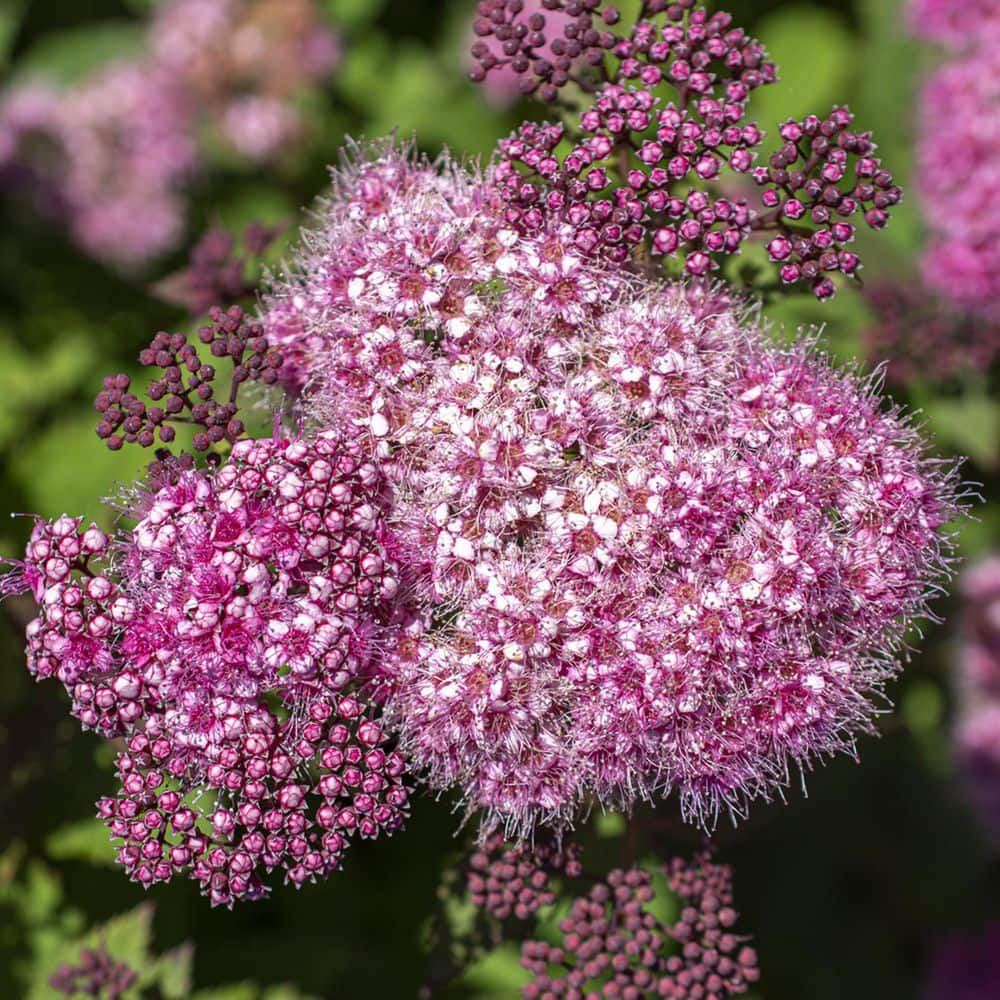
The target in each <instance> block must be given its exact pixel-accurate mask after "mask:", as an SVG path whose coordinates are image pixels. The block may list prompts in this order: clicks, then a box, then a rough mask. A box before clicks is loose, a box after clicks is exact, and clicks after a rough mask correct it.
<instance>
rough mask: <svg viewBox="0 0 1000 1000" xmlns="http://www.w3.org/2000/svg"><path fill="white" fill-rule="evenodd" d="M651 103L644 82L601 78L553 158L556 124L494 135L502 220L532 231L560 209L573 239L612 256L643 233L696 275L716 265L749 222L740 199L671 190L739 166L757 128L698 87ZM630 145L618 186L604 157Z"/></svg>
mask: <svg viewBox="0 0 1000 1000" xmlns="http://www.w3.org/2000/svg"><path fill="white" fill-rule="evenodd" d="M655 105H656V102H655V99H654V98H653V96H652V93H651V92H650V91H649V90H634V89H631V88H629V89H625V88H623V87H620V86H618V85H616V84H609V85H608V86H607V87H605V88H604V89H603V90H602V91H601V92H600V93H599V94H598V95H597V96H596V97H595V99H594V103H593V106H592V107H591V108H589V109H588V110H587V111H585V112H584V114H583V115H582V117H581V119H580V121H581V126H582V130H583V132H584V134H585V135H586V136H587V138H585V139H583V140H582V141H581V142H580V143H579V144H578V145H577V146H576V147H575V148H574V149H573V151H572V152H571V153H569V154H568V155H567V156H565V157H564V158H563V159H562V161H561V162H560V160H559V159H558V157H557V156H556V155H555V148H556V146H557V145H558V144H559V142H561V141H562V139H563V136H564V130H563V129H562V127H561V126H558V125H532V124H526V125H523V126H522V127H521V128H520V130H519V131H518V132H517V134H516V135H515V136H514V137H512V138H510V139H506V140H504V141H503V142H501V143H500V149H501V152H502V153H503V155H504V157H505V159H504V160H503V161H502V162H501V163H500V165H499V166H498V168H497V171H496V178H497V181H498V182H499V183H500V185H501V187H502V189H503V190H504V193H505V198H506V200H507V202H508V208H507V211H506V213H505V219H506V221H507V222H508V223H509V224H511V225H515V226H518V227H519V228H521V229H523V230H525V231H528V232H536V231H538V230H540V229H541V228H542V227H543V226H544V225H545V221H546V216H547V215H549V214H551V213H555V214H557V215H564V216H565V217H566V218H567V219H568V220H569V222H570V223H571V224H572V226H573V227H574V230H575V236H574V242H575V244H576V246H577V248H578V249H580V250H581V251H582V252H584V253H587V254H592V253H598V252H599V253H601V254H603V255H605V256H607V257H608V258H610V259H611V260H613V261H616V262H619V263H621V262H623V261H626V260H627V259H628V257H629V254H630V252H631V250H632V248H633V247H635V246H636V245H637V244H638V243H640V242H641V241H642V240H643V238H644V237H645V236H646V234H647V233H648V234H649V235H650V237H651V240H652V244H651V248H652V251H653V253H655V254H663V255H668V256H672V255H674V254H677V253H679V252H680V253H682V254H683V256H684V258H685V268H686V270H687V271H688V273H690V274H693V275H696V276H702V275H704V274H706V273H707V272H708V271H709V270H710V269H712V268H714V267H717V266H718V265H717V263H716V256H717V255H720V254H731V253H735V252H736V251H737V250H738V249H739V245H740V243H741V242H742V241H743V239H744V238H745V237H746V236H747V235H749V232H750V211H749V209H748V208H747V206H746V203H745V202H733V201H730V200H729V199H727V198H721V197H713V196H711V195H709V194H707V193H706V192H705V191H702V190H698V189H695V188H690V189H689V190H688V192H687V194H686V196H685V197H684V198H683V199H682V198H680V197H677V196H676V194H673V193H672V190H673V186H674V185H676V184H677V183H679V182H682V181H685V180H686V179H687V180H688V181H691V180H695V181H696V180H698V179H700V180H711V179H713V178H715V177H718V176H719V173H720V170H721V169H722V167H723V165H724V164H726V163H727V162H728V163H729V165H730V166H732V167H733V168H734V169H736V170H737V171H738V172H741V173H742V172H745V171H746V170H748V169H749V167H750V166H751V164H752V163H753V159H754V154H753V153H752V152H751V150H752V149H753V147H755V146H757V145H758V144H759V143H760V141H761V138H762V133H761V132H760V130H759V129H758V128H757V127H756V125H741V124H740V121H741V119H742V117H743V107H742V105H740V104H735V103H733V102H730V103H729V104H723V103H720V102H719V101H717V100H716V99H715V98H713V97H702V98H700V99H697V100H696V101H695V102H694V103H692V105H691V106H690V107H687V108H684V109H683V110H682V109H680V108H678V107H677V106H675V105H674V104H668V105H667V106H666V107H663V108H660V109H659V110H657V108H656V106H655ZM650 130H655V131H650ZM646 133H648V134H649V135H650V137H649V138H647V139H643V138H642V136H643V135H644V134H646ZM630 148H634V149H635V150H636V153H635V157H636V158H637V160H638V163H637V165H635V166H632V167H631V168H630V169H629V170H628V172H627V178H626V180H627V183H626V184H623V185H621V186H619V187H617V188H616V187H614V184H613V180H612V175H611V173H610V172H609V171H610V170H611V167H610V165H609V163H608V160H609V158H611V157H613V156H614V155H615V151H616V150H618V151H619V152H620V153H622V154H624V156H625V157H627V158H629V157H631V154H630V153H629V149H630ZM533 181H536V182H538V183H533ZM713 255H715V256H713Z"/></svg>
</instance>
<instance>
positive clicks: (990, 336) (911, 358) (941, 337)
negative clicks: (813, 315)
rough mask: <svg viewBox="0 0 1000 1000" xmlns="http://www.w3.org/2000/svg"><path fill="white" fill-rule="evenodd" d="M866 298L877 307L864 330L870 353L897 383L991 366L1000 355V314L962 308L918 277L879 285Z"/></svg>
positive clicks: (935, 379) (944, 377)
mask: <svg viewBox="0 0 1000 1000" xmlns="http://www.w3.org/2000/svg"><path fill="white" fill-rule="evenodd" d="M865 299H866V301H867V302H868V305H869V306H871V308H872V310H873V311H874V313H875V316H874V321H873V322H872V323H871V325H869V326H868V327H866V328H865V330H863V331H862V334H861V338H862V342H863V344H864V348H865V353H866V355H867V356H868V357H869V358H870V359H871V360H872V361H874V362H879V363H882V364H884V365H885V373H886V378H887V379H888V380H889V381H890V382H893V383H895V384H896V385H906V384H908V383H911V382H914V381H927V382H943V381H945V380H947V379H950V378H954V377H955V376H956V375H962V374H964V373H969V372H988V371H989V370H990V369H991V368H992V367H993V365H994V364H995V363H996V361H997V360H998V359H1000V316H998V317H988V316H973V315H970V314H968V313H965V312H962V311H959V310H957V309H955V307H954V306H952V305H950V304H948V303H947V301H946V300H944V299H941V298H939V297H937V296H935V295H932V294H928V293H927V291H926V290H924V289H923V288H922V287H918V286H915V285H914V284H913V283H903V282H893V283H885V284H880V285H875V286H873V287H870V288H866V289H865Z"/></svg>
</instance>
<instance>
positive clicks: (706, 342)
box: [264, 147, 955, 833]
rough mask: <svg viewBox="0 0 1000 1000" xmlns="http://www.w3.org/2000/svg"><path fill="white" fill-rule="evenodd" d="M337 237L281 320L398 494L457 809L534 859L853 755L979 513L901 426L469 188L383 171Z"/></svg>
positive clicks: (354, 190)
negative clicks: (592, 828)
mask: <svg viewBox="0 0 1000 1000" xmlns="http://www.w3.org/2000/svg"><path fill="white" fill-rule="evenodd" d="M319 218H320V223H319V226H318V228H317V229H316V230H315V231H314V232H312V233H310V234H309V235H308V237H307V239H306V240H305V241H304V244H303V248H302V250H301V251H300V253H299V257H298V260H297V262H296V266H295V269H294V271H293V272H292V273H291V274H290V275H289V276H288V277H287V279H286V280H285V281H284V282H279V283H278V284H277V285H276V287H275V288H274V289H273V290H272V292H271V294H270V296H268V297H267V298H266V300H265V306H266V311H265V316H264V323H265V326H266V327H267V329H268V332H269V335H270V336H271V337H272V339H273V340H274V341H275V342H276V343H278V344H279V349H280V350H283V351H285V352H286V354H287V358H288V359H289V360H288V361H286V364H285V366H284V367H283V368H282V371H283V372H284V371H285V370H286V369H289V365H290V364H291V366H292V368H291V369H289V370H294V371H296V372H298V373H299V374H298V376H297V384H298V385H300V386H305V387H306V389H307V391H306V398H305V400H304V406H305V408H306V411H307V412H310V413H313V414H314V415H316V416H317V417H318V418H319V419H320V420H321V421H326V422H327V423H336V422H343V423H346V424H350V425H352V426H353V428H354V429H355V430H357V431H360V432H361V433H363V434H364V435H365V436H366V438H367V440H368V442H369V446H370V447H371V448H372V450H373V452H374V453H375V454H377V455H378V457H379V460H380V462H381V465H382V468H383V470H384V473H385V476H386V480H387V484H388V489H389V492H390V499H389V501H388V502H389V505H390V514H389V524H390V527H391V529H392V531H393V533H394V535H395V538H396V543H397V549H396V552H397V553H398V558H399V559H400V563H401V574H402V575H403V578H404V579H405V581H406V583H407V587H408V589H409V591H410V592H411V594H412V598H413V603H414V607H415V614H414V615H413V616H412V618H411V619H410V620H409V621H408V622H407V624H406V627H405V632H404V635H403V637H402V638H401V641H399V642H397V643H395V644H394V645H392V646H391V647H389V648H387V649H386V651H385V656H384V657H383V658H382V661H381V665H380V668H381V670H382V673H383V676H384V681H385V685H386V691H387V695H388V698H389V713H390V716H389V717H390V719H391V720H392V722H393V723H394V724H395V725H397V726H398V728H399V730H400V732H401V738H402V741H403V747H404V749H405V750H406V752H407V753H408V754H409V756H410V757H411V759H412V761H413V763H414V764H415V766H416V767H418V768H420V769H422V770H423V771H424V772H425V773H426V776H427V779H428V781H429V783H430V784H431V786H432V787H437V788H452V787H457V788H459V789H460V790H461V792H462V794H463V796H464V798H465V801H466V803H467V805H468V807H469V809H470V810H482V811H483V812H484V813H485V816H486V826H487V828H489V827H491V826H494V825H496V824H504V825H505V826H506V827H507V828H508V829H509V830H512V831H516V832H518V833H525V832H527V831H528V830H530V829H531V828H532V827H533V826H534V825H535V824H536V822H547V823H554V824H557V825H558V824H564V823H568V822H570V821H571V820H572V818H573V817H574V816H575V815H576V814H577V812H578V810H579V809H580V808H581V807H584V806H585V805H586V804H587V803H589V802H591V801H594V800H596V801H598V802H600V803H602V804H604V805H606V806H614V805H618V806H621V807H622V808H624V809H628V808H629V807H631V805H632V804H633V803H634V802H635V800H636V799H639V798H652V797H654V796H658V795H660V794H661V793H666V792H668V791H669V790H670V789H672V788H673V789H676V790H677V791H678V793H679V795H680V799H681V805H682V808H683V810H684V812H685V814H686V815H687V816H688V817H690V818H692V819H694V820H696V821H698V822H702V823H705V824H711V823H713V822H714V821H715V818H716V816H717V815H718V813H719V812H720V810H721V811H728V812H731V813H734V814H738V813H741V812H742V811H743V809H744V807H745V805H746V803H747V801H748V800H750V799H752V798H755V797H765V798H766V797H768V796H770V795H771V794H772V792H773V791H774V789H775V788H776V787H777V786H779V785H781V784H783V783H784V782H785V781H786V780H787V774H788V768H789V765H791V764H795V765H797V766H800V767H808V766H809V764H810V763H811V762H812V761H814V760H815V759H817V758H819V757H822V756H824V755H826V754H829V753H832V752H834V751H837V750H851V749H852V747H853V740H854V736H855V735H856V734H857V733H858V732H859V731H863V730H865V729H866V728H867V727H868V726H869V724H870V722H869V720H870V718H871V716H872V714H873V712H874V707H873V704H872V701H873V699H875V698H878V697H879V694H880V691H881V689H882V687H883V686H884V684H885V682H886V681H887V680H888V679H889V678H891V677H892V676H893V675H894V673H895V671H896V663H895V661H894V659H893V653H894V651H895V650H896V649H897V648H898V646H899V643H900V640H901V638H902V635H903V631H904V629H905V627H906V623H907V622H908V621H910V620H912V619H913V618H914V617H916V616H919V615H921V614H923V613H925V599H926V597H927V596H928V593H929V591H930V589H931V588H932V584H933V581H934V580H935V579H936V578H937V576H938V575H939V574H942V573H943V572H944V563H943V561H942V558H941V550H942V546H943V545H944V543H943V541H942V539H941V537H940V534H939V529H940V528H941V526H942V525H943V524H944V523H945V522H946V521H947V520H948V519H949V518H950V517H951V515H952V514H953V513H954V511H955V502H954V484H953V482H952V480H951V477H950V474H949V473H948V472H947V470H945V469H943V468H941V467H940V466H939V465H938V464H937V463H935V462H934V461H932V460H930V459H928V458H926V457H925V455H924V453H923V447H922V444H921V442H920V439H919V437H918V435H917V434H916V433H915V432H914V431H913V430H912V429H910V428H909V427H908V425H907V423H906V421H905V419H904V418H903V417H902V416H901V415H900V414H899V413H897V412H895V411H892V410H885V409H884V408H883V406H882V401H881V400H880V399H879V398H878V397H877V396H876V395H875V394H874V392H873V389H872V388H871V386H869V385H866V384H864V383H863V382H860V381H859V380H858V379H857V378H856V377H855V376H854V375H853V374H852V373H849V372H841V371H837V370H835V369H833V368H832V367H831V366H830V364H829V363H828V362H827V361H826V360H825V359H824V358H823V357H821V356H819V355H818V354H817V353H816V352H815V351H814V350H813V349H812V348H811V347H809V346H808V345H799V346H796V347H792V348H788V349H778V348H776V347H775V346H773V345H772V344H771V343H770V342H769V340H768V339H767V337H766V336H765V335H764V333H763V331H762V330H761V329H760V327H759V326H758V325H757V324H756V322H755V321H754V319H753V317H752V316H749V317H743V316H741V315H739V314H738V313H737V312H735V311H734V310H733V309H732V308H731V307H730V305H729V303H728V302H727V301H726V299H725V298H723V297H720V298H719V299H718V300H716V301H713V299H712V295H711V293H710V292H709V293H707V294H706V293H705V292H704V290H699V291H698V292H697V293H696V294H695V293H692V296H691V297H692V298H693V300H694V303H695V307H696V308H693V306H692V305H691V304H689V303H688V301H687V297H688V296H687V294H686V293H685V290H684V289H683V288H678V287H672V286H669V285H664V284H661V283H655V282H654V283H648V282H645V281H643V280H641V279H639V278H635V277H631V276H629V274H628V273H627V272H625V271H623V270H618V271H614V270H611V269H610V268H609V267H608V266H607V265H602V264H600V263H599V262H596V261H595V260H594V259H593V258H591V257H589V256H587V255H585V254H584V253H583V252H581V251H580V249H579V248H578V247H577V246H576V243H575V240H574V231H573V230H572V228H571V227H569V228H563V227H562V226H561V225H560V224H559V223H558V222H556V221H555V220H552V221H549V222H548V223H547V224H546V227H545V228H543V229H542V230H541V231H540V232H538V233H537V234H535V235H532V236H525V235H522V234H519V233H518V232H517V231H516V230H513V229H511V228H509V227H508V223H507V221H506V218H505V212H504V206H503V204H502V202H498V199H496V197H495V196H493V195H492V192H491V189H490V187H489V178H486V179H485V181H484V179H482V178H479V177H478V176H475V175H469V174H467V173H465V172H463V171H460V170H458V169H457V168H455V167H454V166H452V165H450V164H443V165H440V166H439V167H437V168H435V167H433V166H431V165H429V164H427V163H424V162H420V161H414V160H413V159H412V158H408V157H406V156H405V155H403V154H400V153H397V152H394V151H392V150H391V149H387V148H384V147H383V148H381V149H378V150H376V151H375V152H374V154H373V158H372V159H371V161H369V162H365V161H361V162H359V163H356V164H354V165H353V166H348V168H346V169H345V170H344V171H342V172H341V173H340V174H339V175H338V176H337V177H336V181H335V187H334V193H333V195H332V196H331V198H330V199H328V200H327V201H325V202H324V203H322V204H321V206H320V208H319Z"/></svg>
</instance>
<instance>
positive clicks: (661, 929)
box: [521, 854, 759, 1000]
mask: <svg viewBox="0 0 1000 1000" xmlns="http://www.w3.org/2000/svg"><path fill="white" fill-rule="evenodd" d="M663 874H664V875H665V876H666V877H667V879H668V882H669V884H670V888H671V889H672V890H673V891H674V892H675V893H677V894H678V895H679V896H680V898H681V903H682V907H683V908H682V910H681V915H680V919H679V920H678V922H677V923H676V924H674V925H673V926H667V925H665V924H664V923H662V922H661V921H660V920H659V919H658V918H657V917H656V916H654V914H653V913H652V912H651V911H650V908H649V904H650V903H652V901H653V900H654V898H655V891H654V888H653V876H652V874H651V873H650V872H649V871H647V870H645V869H642V868H630V869H628V870H627V871H623V870H622V869H616V870H614V871H612V872H611V873H610V874H609V875H608V877H607V879H606V880H605V881H602V882H598V883H597V884H596V885H595V886H594V887H593V888H592V889H591V890H590V892H589V893H588V894H587V895H586V896H582V897H578V898H577V899H575V900H574V901H573V904H572V907H571V908H570V912H569V915H568V916H566V917H565V918H564V919H563V920H561V921H560V923H559V930H560V931H561V933H562V938H561V940H560V942H559V944H558V945H552V944H549V943H548V942H545V941H526V942H525V943H524V945H523V948H522V952H521V964H522V965H523V966H524V967H525V968H526V969H528V970H530V971H531V972H532V973H534V980H533V981H532V982H531V983H529V984H528V985H527V986H525V987H524V990H523V995H524V996H525V997H526V998H527V1000H551V998H555V997H578V998H581V1000H582V998H584V997H586V998H591V997H593V998H595V1000H597V998H599V997H621V998H632V1000H641V998H643V997H669V998H672V1000H723V998H725V997H730V996H738V995H740V994H742V993H746V992H747V990H748V989H749V986H750V984H751V983H754V982H756V981H757V979H758V978H759V972H758V969H757V955H756V952H754V950H753V949H752V948H750V947H748V946H747V945H746V938H745V937H742V936H740V935H738V934H736V933H734V931H733V930H732V928H733V926H734V924H735V923H736V920H737V918H738V914H737V913H736V911H735V910H734V909H733V906H732V876H731V872H730V870H729V868H728V867H726V866H720V865H713V864H712V863H711V861H710V859H709V856H708V855H707V854H700V855H698V856H697V857H696V858H695V859H694V862H693V863H689V862H686V861H684V860H682V859H679V858H678V859H675V860H674V861H672V862H671V863H670V865H669V866H668V867H666V868H665V869H664V871H663ZM671 940H673V941H676V942H678V943H679V944H680V953H679V954H678V953H674V952H673V949H672V948H671V947H670V942H671ZM554 970H558V971H554Z"/></svg>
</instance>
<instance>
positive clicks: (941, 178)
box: [917, 44, 1000, 318]
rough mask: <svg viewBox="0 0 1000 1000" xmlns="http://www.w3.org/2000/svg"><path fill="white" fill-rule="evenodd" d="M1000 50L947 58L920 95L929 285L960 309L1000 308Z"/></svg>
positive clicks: (988, 312)
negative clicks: (999, 235) (999, 117)
mask: <svg viewBox="0 0 1000 1000" xmlns="http://www.w3.org/2000/svg"><path fill="white" fill-rule="evenodd" d="M998 53H1000V49H998V48H997V46H996V45H989V44H986V45H983V46H982V47H980V48H978V49H976V50H974V51H973V52H970V53H967V54H966V55H964V56H962V57H961V58H957V59H955V60H954V61H952V62H950V63H946V64H945V65H943V66H941V67H940V68H939V69H937V70H936V71H935V72H934V73H933V74H932V76H931V77H930V79H929V80H928V81H927V82H926V84H925V85H924V88H923V91H922V93H921V96H920V115H919V127H920V135H919V138H918V143H917V166H918V181H919V186H920V191H921V196H922V199H923V210H924V217H925V219H926V222H927V225H928V228H929V230H930V234H929V240H928V246H927V249H926V251H925V253H924V257H923V261H922V270H923V275H924V280H925V281H926V283H927V285H928V286H929V287H930V288H932V289H934V290H935V291H937V292H938V293H939V294H940V295H942V296H943V297H945V298H946V299H948V300H950V301H952V302H954V303H955V304H956V305H957V306H958V307H959V308H963V309H966V310H968V311H970V312H974V313H979V314H982V315H985V316H987V317H991V318H996V316H997V315H998V314H1000V249H998V242H997V232H998V230H1000V124H998V116H997V113H996V109H997V106H998V104H1000V54H998Z"/></svg>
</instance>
